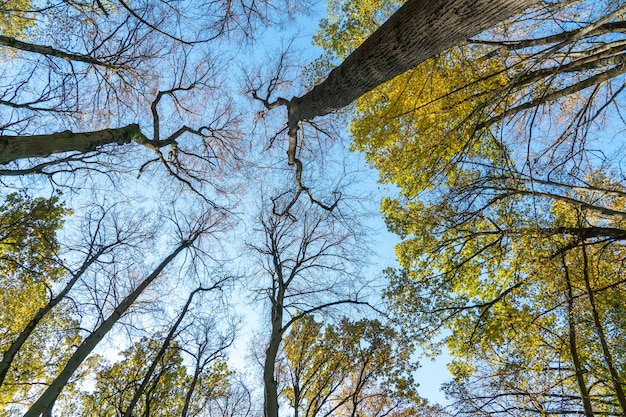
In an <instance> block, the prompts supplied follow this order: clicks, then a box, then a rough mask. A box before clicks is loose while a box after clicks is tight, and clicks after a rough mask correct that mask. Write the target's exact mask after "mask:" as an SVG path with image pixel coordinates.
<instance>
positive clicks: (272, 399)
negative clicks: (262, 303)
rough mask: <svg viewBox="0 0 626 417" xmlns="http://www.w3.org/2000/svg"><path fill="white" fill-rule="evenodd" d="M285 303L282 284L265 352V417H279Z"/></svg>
mask: <svg viewBox="0 0 626 417" xmlns="http://www.w3.org/2000/svg"><path fill="white" fill-rule="evenodd" d="M283 302H284V287H283V285H282V283H281V284H280V286H279V290H278V296H277V297H276V300H274V301H273V305H272V334H271V335H270V341H269V344H268V346H267V349H266V351H265V364H264V367H263V385H264V389H265V401H264V411H263V415H264V417H278V386H277V382H276V375H275V367H276V358H277V356H278V349H279V347H280V344H281V341H282V337H283Z"/></svg>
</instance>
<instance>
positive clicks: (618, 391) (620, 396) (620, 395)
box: [582, 241, 626, 416]
mask: <svg viewBox="0 0 626 417" xmlns="http://www.w3.org/2000/svg"><path fill="white" fill-rule="evenodd" d="M582 252H583V278H584V280H585V289H586V290H587V297H588V298H589V304H590V306H591V313H592V315H593V323H594V325H595V328H596V332H597V334H598V339H599V340H600V345H601V346H602V353H603V355H604V361H605V362H606V366H607V368H609V373H610V374H611V380H612V381H613V386H614V387H615V395H616V396H617V401H618V402H619V404H620V408H621V409H622V415H624V416H626V395H624V388H623V387H622V380H621V378H620V375H619V373H618V372H617V369H616V368H615V363H614V360H613V355H612V354H611V350H610V348H609V344H608V342H607V340H606V334H605V333H604V328H603V327H602V320H601V319H600V313H599V312H598V308H597V307H596V300H595V295H594V293H593V288H591V282H590V280H589V259H588V257H587V247H586V245H585V242H584V241H583V242H582Z"/></svg>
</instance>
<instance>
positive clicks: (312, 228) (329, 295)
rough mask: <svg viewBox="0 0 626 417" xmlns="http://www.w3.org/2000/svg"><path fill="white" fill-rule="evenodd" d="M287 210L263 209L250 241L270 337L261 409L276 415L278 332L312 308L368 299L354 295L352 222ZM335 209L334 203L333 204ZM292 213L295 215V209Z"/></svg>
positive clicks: (320, 212) (310, 209)
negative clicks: (257, 233)
mask: <svg viewBox="0 0 626 417" xmlns="http://www.w3.org/2000/svg"><path fill="white" fill-rule="evenodd" d="M297 204H298V205H297V207H294V208H293V209H292V210H291V214H292V216H293V217H292V216H287V215H280V214H276V213H273V212H269V213H268V212H263V213H262V214H261V216H260V219H259V223H260V224H261V226H262V232H263V236H262V237H261V239H263V240H261V241H260V242H259V243H250V244H249V247H250V248H251V249H252V250H253V251H254V252H256V254H257V255H258V256H259V260H260V264H261V265H262V267H263V272H264V274H263V275H265V278H266V279H267V278H269V282H268V284H267V286H266V287H262V288H261V289H259V290H258V291H259V293H260V294H262V295H263V296H264V298H265V297H267V298H268V299H269V304H270V314H269V320H268V321H269V325H270V326H269V327H270V330H269V333H270V334H269V337H268V342H267V345H266V349H265V357H264V358H263V360H262V361H263V384H264V415H265V416H266V417H277V416H278V407H279V393H280V388H279V381H278V380H277V376H276V368H277V364H278V358H279V354H280V350H281V346H282V344H283V337H284V335H285V334H286V332H287V331H288V330H289V328H290V327H291V326H293V325H294V324H295V323H297V322H298V321H299V320H301V319H302V318H303V317H306V316H307V315H310V314H312V313H314V312H320V311H323V310H329V309H331V308H333V307H337V306H341V305H353V306H358V305H367V301H366V300H363V299H362V297H363V296H360V295H359V292H360V291H361V286H362V285H363V284H360V283H359V282H358V281H357V280H356V275H355V274H356V272H355V271H356V270H358V268H356V265H357V261H356V259H355V258H353V256H354V253H355V252H353V251H354V246H355V245H356V244H357V241H358V238H359V236H358V235H355V230H353V229H351V227H352V226H353V225H351V224H349V223H347V221H348V220H349V219H348V218H347V217H346V218H345V219H344V221H345V222H346V223H343V224H342V223H341V222H340V219H339V218H338V217H335V215H336V213H335V212H334V211H330V212H329V211H327V210H324V209H321V208H319V207H317V206H316V205H315V204H307V205H304V203H297ZM337 212H339V209H337ZM294 213H297V215H294Z"/></svg>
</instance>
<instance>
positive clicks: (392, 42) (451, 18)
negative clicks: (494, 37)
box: [289, 0, 538, 125]
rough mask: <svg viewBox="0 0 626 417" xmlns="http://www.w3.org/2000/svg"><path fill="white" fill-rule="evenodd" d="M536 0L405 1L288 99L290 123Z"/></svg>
mask: <svg viewBox="0 0 626 417" xmlns="http://www.w3.org/2000/svg"><path fill="white" fill-rule="evenodd" d="M536 3H538V0H497V1H496V0H408V1H407V2H406V3H404V4H403V5H402V7H400V9H398V11H397V12H396V13H394V14H393V16H391V17H390V18H389V19H388V20H387V21H386V22H385V23H384V24H383V25H382V26H381V27H380V28H378V30H376V32H374V33H373V34H372V35H371V36H370V37H369V38H368V39H366V40H365V42H363V44H361V46H359V47H358V48H357V49H356V50H355V51H354V52H353V53H352V54H350V56H348V57H347V58H346V59H345V61H344V62H343V63H342V64H341V65H339V66H338V67H337V68H335V69H334V70H332V71H331V73H330V74H329V75H328V77H327V78H326V79H325V80H324V81H323V82H322V83H320V84H318V85H317V86H315V87H314V88H313V89H312V90H311V91H309V92H308V93H306V94H305V95H303V96H301V97H294V98H293V99H292V100H291V101H290V103H289V121H290V125H291V124H292V123H294V122H296V123H297V122H298V121H300V120H305V119H312V118H314V117H318V116H323V115H325V114H327V113H330V112H332V111H333V110H337V109H340V108H343V107H345V106H347V105H348V104H350V103H352V102H353V101H354V100H356V99H357V98H359V97H360V96H362V95H363V94H365V93H367V92H368V91H370V90H372V89H373V88H375V87H377V86H379V85H380V84H382V83H384V82H386V81H389V80H391V79H392V78H394V77H395V76H397V75H400V74H402V73H403V72H406V71H408V70H410V69H411V68H414V67H415V66H417V65H418V64H420V63H422V62H424V61H426V60H427V59H429V58H432V57H434V56H435V55H438V54H440V53H441V52H443V51H445V50H446V49H448V48H450V47H452V46H454V45H456V44H457V43H459V42H462V41H464V40H467V39H469V38H471V37H472V36H476V35H478V34H479V33H481V32H482V31H484V30H486V29H488V28H490V27H493V26H494V25H496V24H497V23H499V22H501V21H503V20H506V19H508V18H509V17H511V16H514V15H515V14H518V13H520V12H522V11H524V10H525V9H527V8H529V7H530V6H532V5H534V4H536Z"/></svg>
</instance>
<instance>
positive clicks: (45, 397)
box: [23, 236, 197, 417]
mask: <svg viewBox="0 0 626 417" xmlns="http://www.w3.org/2000/svg"><path fill="white" fill-rule="evenodd" d="M196 237H197V236H196ZM192 243H193V239H191V240H187V241H185V242H183V243H181V244H180V245H179V246H178V247H177V248H176V249H175V250H174V251H173V252H172V253H170V254H169V255H168V256H167V257H166V258H165V259H164V260H163V261H162V262H161V263H160V264H159V265H158V266H157V267H156V268H155V270H154V271H153V272H152V273H151V274H150V275H149V276H148V277H146V279H144V280H143V281H142V282H141V284H139V286H137V288H136V289H135V290H134V291H133V292H131V293H130V294H129V295H127V296H126V298H124V300H122V302H121V303H120V304H119V305H118V306H117V307H116V308H115V310H114V311H113V313H111V315H110V316H109V317H108V318H107V319H106V320H105V321H103V322H102V324H100V326H98V328H96V329H95V330H94V331H93V332H92V333H91V334H90V335H89V336H87V337H86V338H85V340H83V342H82V343H81V344H80V346H79V347H78V348H77V349H76V351H75V352H74V354H73V355H72V357H71V358H70V359H69V360H68V361H67V363H66V364H65V367H64V368H63V370H62V371H61V373H59V375H58V376H57V377H56V378H55V379H54V381H52V383H51V384H50V386H49V387H48V388H47V389H46V390H45V391H44V393H43V394H41V396H40V397H39V398H38V399H37V401H35V403H34V404H33V405H32V406H31V407H30V408H29V409H28V411H27V412H26V413H25V414H24V416H23V417H38V416H40V415H41V414H42V413H43V412H44V411H45V410H46V409H47V408H48V407H49V406H50V405H51V404H52V403H53V402H54V401H55V400H56V398H57V397H58V395H59V393H60V392H61V391H62V390H63V388H64V387H65V385H67V382H68V381H69V379H70V377H71V376H72V374H74V372H75V371H76V369H78V367H79V366H80V365H81V364H82V363H83V361H84V360H85V359H86V358H87V356H89V354H90V353H91V352H92V351H93V349H94V348H95V347H96V346H97V345H98V343H99V342H100V341H101V340H102V338H104V336H105V335H106V334H107V333H108V332H109V330H111V328H112V327H113V325H114V324H115V323H117V321H118V320H119V319H120V318H121V317H122V315H123V314H124V313H125V312H126V311H127V310H128V308H129V307H130V306H131V305H133V303H134V302H135V300H137V298H138V297H139V296H140V295H141V293H143V291H144V290H145V289H146V288H147V287H148V286H149V285H150V284H151V283H152V282H153V281H154V280H155V279H156V278H157V277H158V276H159V275H160V274H161V272H162V271H163V269H165V267H166V266H167V265H168V264H169V263H170V262H172V261H173V260H174V258H176V256H177V255H178V254H179V253H180V252H182V251H183V250H184V249H186V248H188V247H189V246H191V244H192Z"/></svg>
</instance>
